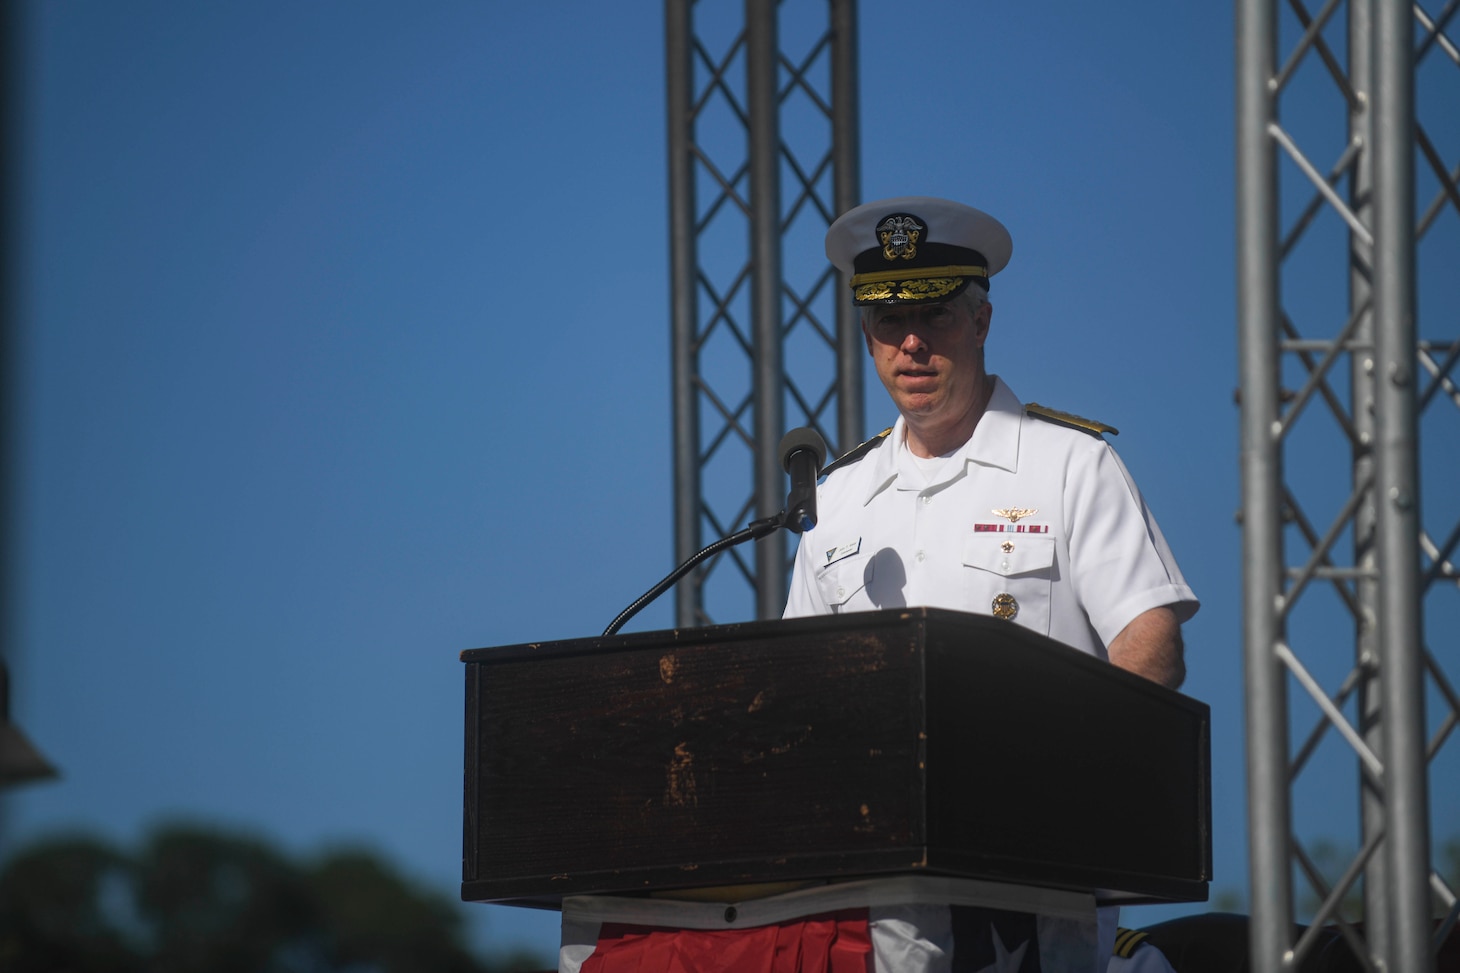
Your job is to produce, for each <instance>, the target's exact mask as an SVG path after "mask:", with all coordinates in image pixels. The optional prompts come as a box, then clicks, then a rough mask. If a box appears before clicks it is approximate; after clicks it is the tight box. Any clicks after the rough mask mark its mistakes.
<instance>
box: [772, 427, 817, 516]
mask: <svg viewBox="0 0 1460 973" xmlns="http://www.w3.org/2000/svg"><path fill="white" fill-rule="evenodd" d="M824 462H826V440H824V439H822V438H821V434H820V433H818V432H817V431H816V430H815V429H812V428H811V427H810V426H802V427H801V428H800V429H792V430H791V431H790V432H788V433H786V435H785V438H783V439H782V440H781V468H782V469H784V470H785V471H786V472H787V473H789V474H790V475H791V492H790V493H788V494H786V519H785V521H784V524H785V526H786V529H787V530H790V531H793V532H795V533H797V534H800V533H802V532H803V531H808V530H810V529H811V528H813V527H815V526H816V478H817V477H818V476H820V475H821V464H822V463H824Z"/></svg>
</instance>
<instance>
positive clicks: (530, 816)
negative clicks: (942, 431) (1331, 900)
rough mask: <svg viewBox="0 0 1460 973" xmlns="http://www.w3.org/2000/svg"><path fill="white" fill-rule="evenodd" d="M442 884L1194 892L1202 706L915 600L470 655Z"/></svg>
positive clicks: (1131, 898)
mask: <svg viewBox="0 0 1460 973" xmlns="http://www.w3.org/2000/svg"><path fill="white" fill-rule="evenodd" d="M462 661H463V662H465V663H466V777H465V785H466V794H465V834H464V839H465V840H464V847H463V860H462V887H461V888H462V898H463V899H465V900H468V901H495V902H510V903H516V904H522V905H543V906H555V905H557V904H558V903H559V902H560V901H561V899H562V897H563V896H565V895H581V894H590V893H635V892H646V891H655V890H668V889H676V888H690V887H696V886H721V885H734V884H743V883H758V882H781V881H793V880H805V879H822V878H838V877H851V876H875V875H888V874H908V873H913V874H919V873H920V874H934V875H950V876H958V877H964V878H977V879H984V880H989V881H997V882H1007V883H1012V884H1019V885H1030V886H1042V887H1049V888H1060V889H1073V890H1080V891H1094V892H1095V893H1096V896H1097V899H1098V900H1099V901H1100V902H1102V903H1119V902H1123V903H1134V902H1161V901H1164V902H1181V901H1201V900H1204V899H1205V898H1206V897H1207V884H1208V882H1209V881H1210V879H1211V800H1210V793H1209V781H1210V766H1209V760H1210V757H1209V749H1210V746H1209V736H1208V734H1209V713H1208V708H1207V706H1206V705H1205V704H1203V703H1200V702H1197V701H1196V700H1193V699H1190V698H1188V697H1186V696H1182V695H1181V694H1179V693H1175V692H1171V691H1169V690H1166V689H1164V688H1162V687H1160V686H1157V685H1156V684H1154V683H1151V682H1148V681H1147V680H1144V679H1141V678H1140V677H1137V676H1134V675H1131V674H1130V673H1127V672H1123V671H1121V670H1119V669H1116V668H1115V667H1113V666H1111V665H1109V664H1107V663H1104V662H1101V661H1100V660H1098V659H1095V658H1093V657H1091V656H1088V655H1085V654H1083V653H1081V652H1077V651H1075V650H1074V649H1071V648H1069V647H1067V646H1064V645H1061V644H1059V643H1057V642H1054V641H1051V640H1050V639H1047V638H1044V637H1042V636H1039V635H1036V634H1034V633H1032V632H1029V631H1027V630H1025V629H1023V628H1021V627H1019V626H1017V625H1014V624H1011V623H1009V622H1004V621H1000V620H998V619H995V618H991V617H986V616H980V615H967V614H963V613H960V612H952V611H943V610H938V609H929V608H914V609H894V610H887V611H880V612H870V613H865V614H855V615H841V616H826V617H819V618H805V619H793V620H788V621H773V622H753V623H746V624H737V625H721V626H715V627H710V628H696V629H682V630H674V631H662V632H647V633H637V634H633V635H620V636H614V637H610V638H587V639H576V640H572V641H563V642H547V643H534V644H526V645H514V646H504V647H501V648H493V649H473V650H470V651H468V652H464V653H462Z"/></svg>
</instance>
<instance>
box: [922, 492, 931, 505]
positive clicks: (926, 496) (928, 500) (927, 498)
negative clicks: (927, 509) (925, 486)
mask: <svg viewBox="0 0 1460 973" xmlns="http://www.w3.org/2000/svg"><path fill="white" fill-rule="evenodd" d="M922 500H923V503H925V504H928V503H932V502H933V498H932V496H931V495H930V494H926V493H925V494H923V497H922Z"/></svg>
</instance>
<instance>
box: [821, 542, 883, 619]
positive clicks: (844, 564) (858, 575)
mask: <svg viewBox="0 0 1460 973" xmlns="http://www.w3.org/2000/svg"><path fill="white" fill-rule="evenodd" d="M875 563H876V560H875V559H874V558H872V557H870V556H868V555H866V554H862V555H859V556H857V557H849V558H846V559H844V560H841V561H836V562H834V563H832V564H828V565H827V566H826V567H824V568H822V569H821V570H820V571H818V572H817V574H816V587H817V589H818V590H820V592H821V600H822V601H824V602H825V603H826V604H827V605H830V606H831V607H833V608H836V607H840V606H841V605H845V604H846V603H847V602H848V601H849V600H851V599H852V598H853V597H855V596H856V594H857V592H859V591H861V590H862V589H863V588H865V587H867V585H868V584H869V583H871V581H872V571H873V566H874V564H875Z"/></svg>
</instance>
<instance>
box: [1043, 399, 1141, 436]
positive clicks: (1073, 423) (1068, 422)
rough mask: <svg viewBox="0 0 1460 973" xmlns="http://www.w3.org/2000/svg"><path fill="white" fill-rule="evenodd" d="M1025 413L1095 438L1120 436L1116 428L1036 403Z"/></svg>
mask: <svg viewBox="0 0 1460 973" xmlns="http://www.w3.org/2000/svg"><path fill="white" fill-rule="evenodd" d="M1024 411H1025V412H1027V413H1029V414H1030V415H1031V416H1036V417H1037V418H1040V419H1044V420H1047V421H1049V422H1054V423H1058V424H1059V425H1061V426H1069V427H1070V428H1071V429H1081V430H1084V431H1085V432H1088V433H1090V434H1091V435H1094V436H1101V435H1104V434H1105V433H1107V432H1108V433H1110V434H1111V435H1112V436H1119V435H1120V430H1119V429H1117V428H1115V427H1114V426H1107V425H1106V424H1105V423H1103V422H1099V421H1097V420H1095V419H1086V418H1085V417H1084V416H1077V415H1075V414H1074V413H1073V412H1061V411H1059V410H1058V409H1048V408H1045V407H1044V406H1042V405H1039V404H1038V403H1035V402H1030V403H1029V404H1027V405H1026V406H1024Z"/></svg>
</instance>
